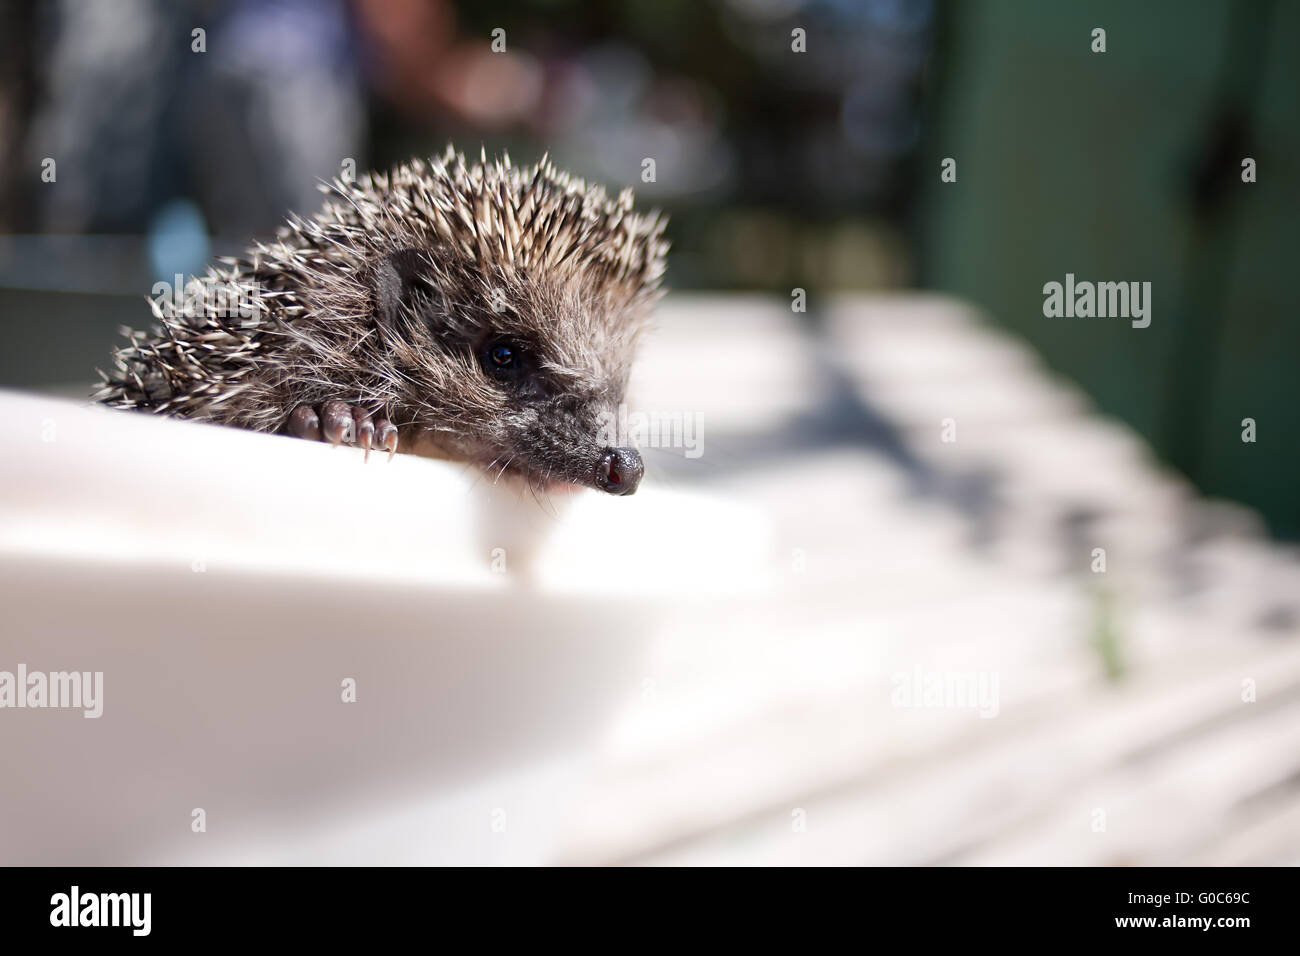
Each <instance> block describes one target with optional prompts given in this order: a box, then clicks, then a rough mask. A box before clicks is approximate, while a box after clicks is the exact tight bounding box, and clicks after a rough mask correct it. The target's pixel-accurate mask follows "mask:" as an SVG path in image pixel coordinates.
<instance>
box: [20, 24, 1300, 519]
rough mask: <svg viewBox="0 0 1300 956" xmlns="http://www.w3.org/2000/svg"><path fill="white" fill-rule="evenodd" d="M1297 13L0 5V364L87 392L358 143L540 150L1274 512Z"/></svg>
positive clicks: (1291, 408) (747, 281)
mask: <svg viewBox="0 0 1300 956" xmlns="http://www.w3.org/2000/svg"><path fill="white" fill-rule="evenodd" d="M1097 27H1101V28H1104V29H1105V30H1106V38H1107V49H1106V52H1105V53H1094V52H1092V50H1091V44H1092V38H1091V34H1092V31H1093V29H1094V28H1097ZM196 30H197V31H201V34H196V32H195V31H196ZM798 31H802V39H803V44H804V52H797V51H796V49H794V47H797V46H798V45H799V42H800V41H799V36H800V34H799V33H798ZM1298 37H1300V2H1297V0H1274V2H1269V0H1245V2H1230V0H1186V2H1178V0H1160V2H1146V3H1141V4H1138V3H1131V2H1122V0H1111V2H1088V3H1082V2H1063V3H1050V4H1049V3H1023V2H1010V0H1005V2H961V3H948V4H944V3H936V2H931V0H857V2H850V0H709V2H693V0H630V2H625V3H597V2H571V0H529V2H525V0H518V2H494V3H469V2H462V3H449V2H440V0H351V2H344V0H256V2H254V0H230V2H188V0H179V2H166V0H101V2H92V0H61V2H60V0H49V2H45V3H39V4H33V5H26V4H11V5H6V6H4V7H3V8H0V332H2V333H3V337H2V338H0V341H3V342H4V348H3V350H0V385H6V386H17V387H23V388H33V387H35V388H57V389H62V390H72V391H74V392H79V390H80V389H81V388H82V386H83V384H88V383H90V382H91V381H92V380H93V378H94V375H93V370H94V368H95V367H96V366H103V365H104V364H105V362H106V361H107V355H108V350H109V348H110V347H111V345H112V344H113V343H114V341H115V338H116V331H115V330H116V327H117V326H118V325H120V324H132V325H137V326H138V325H141V324H144V323H145V322H146V321H147V311H146V307H145V305H144V303H143V302H142V301H141V297H142V296H143V295H145V294H147V293H149V291H150V288H151V286H152V285H153V283H154V282H156V281H158V280H160V279H163V280H169V279H170V278H171V276H173V275H174V274H176V273H177V272H181V273H186V274H188V273H191V272H194V271H196V270H201V269H202V268H203V266H204V264H205V263H206V262H207V261H209V260H210V258H211V257H213V256H215V255H218V254H233V253H236V252H238V251H239V250H240V249H242V248H243V247H244V246H245V245H246V244H247V242H248V240H249V238H250V237H252V236H254V235H265V234H267V233H269V232H271V231H272V230H273V229H274V228H275V226H276V224H277V223H278V222H279V221H280V220H281V219H282V218H283V216H284V215H285V213H286V212H288V211H289V210H291V209H296V210H310V209H311V208H313V207H314V206H315V205H316V203H317V198H316V191H315V185H316V183H317V181H318V180H320V179H329V178H332V177H334V176H336V175H338V174H339V173H340V171H341V170H342V169H343V168H344V164H345V163H347V162H349V161H350V162H353V163H355V165H356V167H357V168H358V169H364V168H366V167H371V166H384V165H388V164H391V163H394V162H398V161H401V160H404V159H407V158H409V157H410V156H412V155H418V154H425V155H427V154H429V153H432V152H435V151H439V150H440V149H441V148H442V147H443V146H444V145H445V144H446V143H447V142H449V141H450V142H454V143H456V144H457V145H458V146H459V147H460V148H462V149H467V150H471V151H475V152H477V150H478V149H479V147H480V146H483V147H485V148H486V149H487V150H488V151H489V152H495V151H497V150H499V149H501V148H508V149H509V150H510V151H511V153H512V155H513V156H514V157H515V159H516V161H517V162H528V161H531V160H532V159H534V158H536V157H537V156H538V155H540V153H541V152H542V151H544V150H549V151H550V153H551V155H552V156H553V157H554V158H555V160H556V161H557V162H558V163H560V164H561V165H563V166H566V167H569V168H571V169H573V170H574V171H576V172H578V173H580V174H582V175H585V176H588V177H590V178H594V179H597V180H600V181H603V182H606V183H607V184H609V185H611V186H614V187H621V186H623V185H633V186H635V187H636V189H637V192H638V197H639V200H640V201H641V202H642V203H643V204H647V205H658V206H660V207H662V208H664V209H666V210H667V211H668V212H669V213H670V214H671V217H672V221H671V225H670V235H671V238H672V240H673V243H674V251H673V254H672V258H671V261H670V269H669V281H670V284H671V285H672V287H674V288H677V289H716V290H741V289H760V290H767V291H770V292H772V293H774V294H777V295H779V296H782V297H788V296H789V295H790V290H791V289H792V288H794V287H802V288H805V289H807V290H808V292H809V297H810V301H812V302H813V303H814V304H815V303H816V302H817V301H818V300H819V299H820V298H821V297H822V296H824V295H825V294H827V293H830V292H836V291H844V290H854V289H861V290H876V289H906V288H912V287H919V288H926V289H937V290H944V291H948V292H951V293H953V294H955V295H958V296H960V297H962V298H965V299H968V300H970V301H973V302H974V303H976V304H978V305H979V306H981V307H983V308H984V309H985V310H986V311H987V312H988V314H989V315H990V317H991V318H992V319H993V320H994V321H995V322H998V323H1001V324H1003V325H1005V326H1006V327H1008V328H1010V329H1013V330H1014V331H1015V332H1016V333H1018V334H1020V335H1021V336H1023V337H1024V338H1025V339H1027V340H1028V341H1029V342H1030V343H1031V344H1032V345H1033V346H1034V347H1035V348H1036V349H1037V350H1038V351H1039V352H1040V353H1041V354H1042V355H1043V356H1044V358H1045V359H1046V361H1047V362H1048V363H1049V364H1050V365H1051V366H1052V367H1054V368H1055V369H1057V370H1058V371H1060V372H1062V373H1064V374H1065V375H1067V376H1068V377H1070V378H1072V379H1074V380H1075V381H1077V382H1078V383H1080V384H1081V385H1082V386H1083V387H1084V388H1085V389H1086V390H1087V391H1088V392H1089V393H1090V394H1091V395H1092V396H1093V398H1094V399H1095V400H1096V402H1097V404H1098V406H1099V407H1100V408H1101V410H1103V411H1104V412H1106V413H1109V414H1113V415H1115V416H1117V417H1119V418H1121V419H1123V420H1125V421H1127V422H1129V423H1131V424H1132V425H1133V426H1134V427H1135V428H1136V429H1138V430H1139V431H1140V432H1141V433H1142V434H1143V435H1144V436H1145V437H1146V438H1147V439H1148V440H1149V441H1150V442H1151V443H1152V444H1153V446H1154V447H1155V449H1156V450H1157V451H1158V452H1159V453H1160V454H1161V455H1162V456H1163V457H1164V458H1165V460H1167V461H1168V462H1169V463H1171V464H1173V465H1174V466H1175V467H1177V468H1179V469H1180V470H1182V471H1183V472H1185V473H1186V474H1187V475H1188V476H1190V477H1191V478H1192V479H1193V480H1194V481H1195V482H1196V483H1197V484H1198V485H1199V486H1200V487H1202V488H1203V489H1204V490H1206V491H1207V492H1210V493H1213V494H1217V495H1223V496H1227V497H1231V498H1235V499H1238V500H1241V501H1243V502H1246V503H1248V504H1250V505H1253V506H1255V507H1257V508H1258V509H1260V510H1261V511H1262V512H1263V514H1264V515H1265V516H1266V518H1267V520H1268V522H1269V525H1270V527H1271V529H1272V530H1273V532H1274V533H1275V534H1278V535H1281V536H1285V537H1291V538H1295V537H1300V496H1297V495H1296V493H1295V490H1294V488H1295V483H1296V482H1295V478H1296V476H1297V474H1298V473H1300V468H1298V467H1297V466H1298V465H1300V452H1297V448H1300V414H1297V412H1296V404H1297V403H1296V397H1297V388H1296V384H1295V382H1296V378H1297V374H1296V373H1297V369H1296V356H1297V354H1300V348H1298V346H1300V331H1298V330H1297V324H1296V322H1297V304H1298V303H1300V295H1298V294H1297V292H1296V291H1295V288H1294V285H1293V280H1292V277H1291V274H1290V270H1289V261H1288V260H1290V259H1291V258H1294V255H1295V251H1296V249H1297V245H1298V244H1297V242H1296V230H1297V226H1296V219H1297V213H1300V203H1298V202H1297V199H1300V196H1298V194H1297V193H1298V190H1300V187H1298V186H1297V183H1300V175H1298V174H1300V170H1298V169H1297V162H1298V160H1297V156H1298V155H1300V149H1298V148H1297V147H1298V146H1300V144H1298V143H1297V141H1296V140H1297V137H1300V123H1298V122H1297V120H1298V119H1300V108H1298V104H1297V100H1298V98H1300V65H1298V63H1297V53H1296V39H1297V38H1298ZM494 42H495V43H496V44H497V47H498V48H497V49H495V50H494V49H493V44H494ZM200 46H201V47H202V48H201V49H200V48H199V47H200ZM502 47H503V48H502ZM1247 156H1249V157H1252V158H1254V159H1255V160H1256V162H1257V164H1258V182H1255V183H1252V184H1245V183H1242V181H1241V176H1240V164H1241V160H1242V158H1244V157H1247ZM945 157H952V158H954V159H956V160H957V170H958V175H957V181H956V182H952V183H945V182H942V181H941V179H940V175H939V173H940V163H941V161H942V160H943V159H944V158H945ZM647 158H652V159H654V161H655V176H654V180H653V181H652V182H647V181H645V178H644V176H643V169H644V160H645V159H647ZM48 160H53V161H54V162H55V164H56V168H57V177H56V178H55V179H54V181H47V179H46V178H43V176H42V174H43V172H44V171H45V170H46V163H47V161H48ZM1066 273H1073V274H1075V275H1076V276H1077V277H1078V278H1079V279H1090V280H1094V281H1121V280H1128V281H1149V282H1151V283H1152V286H1153V292H1152V298H1153V313H1152V323H1151V326H1150V327H1149V328H1146V329H1133V328H1130V327H1129V324H1128V323H1127V322H1126V321H1122V320H1103V319H1078V320H1070V319H1049V318H1045V317H1044V316H1043V312H1042V304H1043V292H1042V287H1043V284H1044V283H1046V282H1050V281H1062V280H1063V279H1064V277H1065V275H1066ZM1248 417H1249V418H1253V419H1255V420H1256V422H1257V429H1258V440H1257V442H1256V443H1254V444H1247V443H1243V442H1242V441H1241V440H1240V435H1241V431H1242V426H1241V421H1242V419H1243V418H1248Z"/></svg>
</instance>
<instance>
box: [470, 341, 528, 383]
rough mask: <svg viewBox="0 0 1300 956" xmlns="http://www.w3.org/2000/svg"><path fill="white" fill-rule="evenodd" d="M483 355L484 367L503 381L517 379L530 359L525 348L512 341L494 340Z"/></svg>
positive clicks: (484, 350)
mask: <svg viewBox="0 0 1300 956" xmlns="http://www.w3.org/2000/svg"><path fill="white" fill-rule="evenodd" d="M481 354H482V362H483V367H484V368H485V369H487V371H488V372H489V373H490V374H491V375H493V376H495V377H496V378H498V379H501V380H502V381H505V380H510V381H514V380H515V379H517V378H518V377H519V375H520V374H521V373H522V372H523V371H524V364H525V362H526V361H527V357H528V355H527V352H526V351H525V349H524V347H523V346H522V345H520V344H519V343H518V342H515V341H513V340H512V339H494V340H493V341H491V342H489V343H488V344H487V346H486V347H485V348H484V349H483V352H482V353H481Z"/></svg>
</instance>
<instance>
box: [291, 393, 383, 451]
mask: <svg viewBox="0 0 1300 956" xmlns="http://www.w3.org/2000/svg"><path fill="white" fill-rule="evenodd" d="M286 430H287V431H288V433H289V434H290V435H293V436H294V437H296V438H306V439H307V440H309V441H327V442H329V443H330V444H331V445H360V446H361V447H362V448H363V449H365V460H366V461H369V460H370V449H371V447H372V446H377V447H379V448H383V449H384V450H386V451H387V452H388V460H389V461H392V459H393V455H395V454H396V453H397V428H396V427H395V426H394V425H393V423H392V422H390V421H389V420H388V419H387V418H376V417H375V416H374V415H372V414H371V413H370V412H368V411H366V410H365V409H364V408H362V407H361V406H360V405H349V404H347V403H346V402H325V403H323V404H321V405H315V406H313V405H299V406H298V407H297V408H295V409H294V410H293V414H291V415H290V416H289V423H288V425H287V426H286Z"/></svg>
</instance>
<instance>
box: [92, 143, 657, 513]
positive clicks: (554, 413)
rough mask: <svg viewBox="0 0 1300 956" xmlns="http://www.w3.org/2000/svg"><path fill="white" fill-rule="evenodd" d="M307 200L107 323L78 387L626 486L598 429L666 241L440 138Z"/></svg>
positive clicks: (339, 439) (589, 188)
mask: <svg viewBox="0 0 1300 956" xmlns="http://www.w3.org/2000/svg"><path fill="white" fill-rule="evenodd" d="M321 189H322V191H323V192H325V193H326V195H327V197H328V198H327V199H326V201H325V203H324V205H323V208H322V209H321V210H320V212H318V213H317V214H316V215H315V216H314V217H311V218H303V217H301V216H298V215H291V216H290V217H289V219H288V220H287V224H286V225H284V226H281V227H280V229H279V230H278V231H277V233H276V236H275V239H274V240H273V241H270V242H257V243H255V244H254V245H253V246H252V247H251V248H250V249H249V250H248V252H247V253H246V254H245V255H244V256H243V257H242V258H227V259H222V260H219V262H220V265H218V266H213V267H211V268H209V270H208V272H207V274H206V275H205V276H203V277H196V278H193V279H191V280H190V283H189V285H187V286H186V288H185V295H184V296H183V297H182V296H181V295H179V294H178V295H175V296H174V297H173V298H172V299H168V298H167V297H166V296H157V297H155V298H152V299H150V300H149V301H150V305H151V308H152V310H153V315H154V317H155V319H156V320H157V324H156V325H155V326H154V327H153V328H152V330H151V331H149V332H143V331H132V330H131V329H126V328H124V329H123V330H122V333H123V334H124V335H125V336H126V337H127V339H128V341H127V343H126V344H124V345H122V346H120V347H118V348H117V349H115V351H114V353H113V371H111V372H110V373H105V372H103V371H100V373H99V374H100V377H101V378H102V379H103V383H102V386H101V387H100V388H99V389H98V390H97V391H96V392H95V394H94V399H95V400H96V401H98V402H102V403H104V404H106V405H109V406H112V407H114V408H123V409H136V410H141V411H147V412H152V413H155V414H159V415H167V416H173V417H176V418H183V419H190V420H194V421H202V422H212V423H217V424H223V425H232V426H236V427H239V428H246V429H251V430H254V431H260V432H271V433H278V434H284V435H289V436H294V437H297V438H305V439H308V440H313V441H324V442H329V443H331V444H334V445H356V446H359V447H361V448H362V449H364V453H365V456H364V457H365V458H366V459H367V460H368V459H369V455H370V451H371V448H372V447H373V448H375V449H378V450H383V451H387V453H388V457H389V459H390V460H391V458H392V456H393V454H394V453H395V452H398V451H401V452H407V453H414V454H421V455H428V456H432V457H439V458H446V459H450V460H453V461H459V462H465V463H468V464H470V465H473V466H477V467H478V468H480V469H482V470H483V471H485V472H486V473H488V474H489V475H491V476H493V477H494V478H495V479H497V480H499V479H500V478H501V477H502V476H511V477H512V478H514V479H518V480H520V481H522V482H523V483H524V484H525V486H527V487H531V488H533V489H543V490H559V489H561V488H571V487H573V486H585V487H590V488H595V489H598V490H601V491H604V492H608V493H610V494H614V495H628V494H631V493H633V492H634V491H636V489H637V486H638V484H639V483H640V481H641V478H642V475H643V473H644V467H643V463H642V459H641V456H640V454H639V453H638V451H637V450H636V449H635V448H633V447H630V446H627V445H624V444H620V443H619V442H618V440H617V436H616V435H614V436H611V431H610V429H609V427H608V423H609V422H611V421H613V420H614V417H615V414H616V409H617V407H618V406H619V405H620V404H621V403H622V402H623V401H624V394H625V391H626V388H627V381H628V374H629V370H630V366H631V361H632V357H633V355H634V351H635V347H636V345H637V342H638V339H639V338H640V336H641V333H642V332H643V330H644V329H645V327H646V325H647V323H648V319H649V315H650V312H651V310H652V307H653V305H654V303H655V302H656V301H657V300H658V299H659V297H660V296H661V295H662V289H661V279H662V276H663V273H664V257H665V254H666V252H667V248H668V243H667V241H666V239H665V238H664V227H665V222H666V221H665V219H664V218H663V217H662V216H661V215H660V214H659V212H658V211H651V212H649V213H638V212H635V211H634V210H633V197H632V191H631V190H630V189H625V190H624V191H623V192H621V193H620V194H619V195H618V197H617V199H612V198H610V197H609V196H608V195H607V193H606V191H605V189H604V188H603V187H601V186H599V185H594V184H593V185H588V184H587V183H586V182H585V181H584V180H582V179H580V178H576V177H573V176H570V175H569V174H567V173H565V172H563V171H561V170H559V169H557V168H556V167H555V166H554V165H553V164H552V163H551V162H550V161H549V159H548V158H547V157H546V156H543V157H542V159H541V160H540V161H539V162H538V163H537V164H536V165H534V166H532V167H515V166H512V165H511V163H510V158H509V156H508V155H505V154H503V156H502V158H501V159H499V160H496V161H494V162H492V163H489V162H488V159H487V156H486V153H483V154H482V155H481V157H480V159H479V161H478V162H473V163H471V162H469V161H467V160H466V158H465V156H464V155H463V154H461V153H458V152H457V151H456V150H455V149H454V148H452V147H448V149H447V150H446V152H445V153H444V154H443V155H442V156H440V157H436V158H432V159H430V160H428V161H425V160H418V159H417V160H413V161H411V162H409V163H406V164H403V165H400V166H397V167H396V168H395V169H393V170H391V171H390V172H387V173H383V172H378V173H371V174H367V175H363V176H360V177H357V178H356V179H355V180H354V181H346V180H345V179H343V178H339V179H336V180H334V181H333V182H332V183H322V185H321Z"/></svg>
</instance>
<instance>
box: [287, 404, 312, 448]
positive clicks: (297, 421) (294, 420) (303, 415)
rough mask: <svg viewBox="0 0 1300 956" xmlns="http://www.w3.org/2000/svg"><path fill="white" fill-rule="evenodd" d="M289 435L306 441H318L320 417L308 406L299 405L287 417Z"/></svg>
mask: <svg viewBox="0 0 1300 956" xmlns="http://www.w3.org/2000/svg"><path fill="white" fill-rule="evenodd" d="M289 434H290V435H292V436H294V437H295V438H306V439H307V440H308V441H320V416H319V415H317V414H316V409H314V408H312V407H311V406H310V405H299V406H298V407H297V408H295V409H294V410H293V414H292V415H290V416H289Z"/></svg>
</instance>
